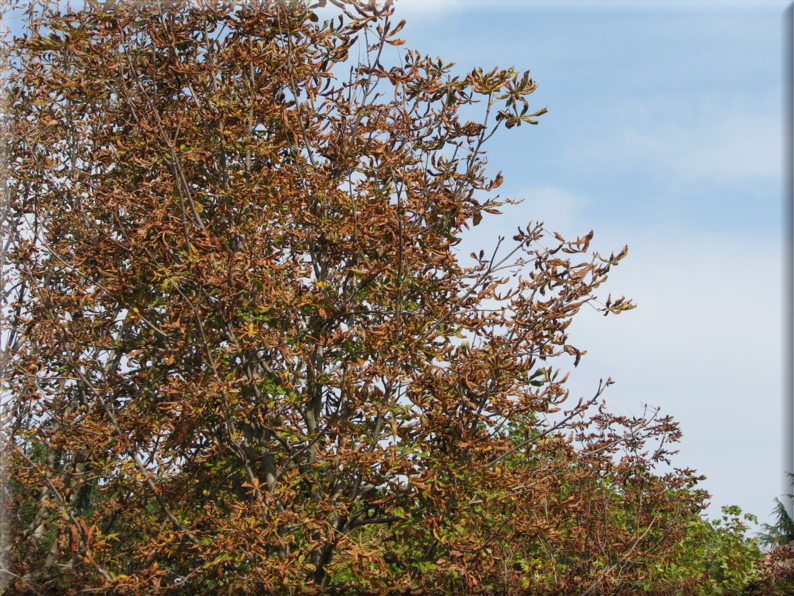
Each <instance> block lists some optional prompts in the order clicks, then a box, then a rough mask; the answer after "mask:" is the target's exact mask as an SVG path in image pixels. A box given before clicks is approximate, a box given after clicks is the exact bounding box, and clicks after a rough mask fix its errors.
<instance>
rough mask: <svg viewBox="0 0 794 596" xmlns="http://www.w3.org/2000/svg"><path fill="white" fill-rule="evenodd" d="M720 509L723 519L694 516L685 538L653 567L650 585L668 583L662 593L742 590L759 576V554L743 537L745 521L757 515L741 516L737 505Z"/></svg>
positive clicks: (718, 592)
mask: <svg viewBox="0 0 794 596" xmlns="http://www.w3.org/2000/svg"><path fill="white" fill-rule="evenodd" d="M722 513H723V515H722V519H719V520H714V521H708V520H706V519H703V518H701V517H699V516H694V517H693V518H692V519H691V521H690V522H689V528H688V529H687V531H686V535H685V538H684V540H682V541H681V542H680V543H679V544H678V545H677V547H676V548H675V549H672V551H671V553H670V555H669V556H668V558H667V559H666V560H665V561H664V562H663V563H662V564H660V565H656V566H655V567H654V568H653V570H652V573H651V577H650V580H651V581H650V582H649V586H652V585H653V584H655V583H660V582H664V583H668V585H669V588H668V591H666V592H665V593H677V594H702V595H716V594H741V593H743V590H744V589H745V588H746V587H747V585H748V584H749V583H751V582H753V581H756V580H758V579H760V578H761V575H762V574H761V571H760V569H759V563H760V561H761V557H762V554H761V551H760V550H759V548H758V545H757V543H756V541H755V540H753V539H748V538H747V537H746V534H747V531H748V526H747V524H746V523H745V522H753V523H757V519H756V518H755V516H753V515H750V514H744V516H743V518H742V517H740V516H741V513H742V512H741V509H739V508H738V507H736V506H731V507H723V508H722Z"/></svg>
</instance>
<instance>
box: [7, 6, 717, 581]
mask: <svg viewBox="0 0 794 596" xmlns="http://www.w3.org/2000/svg"><path fill="white" fill-rule="evenodd" d="M332 4H333V5H334V6H335V7H337V8H338V13H339V14H338V18H334V19H332V20H329V21H324V22H322V23H321V22H320V19H319V17H318V15H317V14H316V12H315V11H316V9H317V8H318V7H320V6H324V5H325V2H324V1H320V2H318V4H316V5H313V6H306V5H304V4H301V3H295V2H291V3H289V4H287V3H284V2H270V1H261V2H257V1H250V2H246V3H243V4H241V5H235V4H232V3H225V2H214V1H203V0H202V1H199V2H198V3H195V4H194V3H188V2H184V1H182V0H176V1H173V2H167V3H159V2H158V3H144V4H135V5H133V4H120V5H117V6H111V5H110V4H108V5H104V6H100V5H98V4H97V3H96V2H95V1H94V0H89V1H88V2H87V5H86V6H85V7H84V8H83V9H80V10H75V11H72V10H70V9H68V8H66V9H63V10H62V9H60V8H58V7H57V6H48V5H47V4H41V5H39V4H36V3H35V2H32V3H29V4H25V5H21V6H19V7H18V8H19V10H20V11H22V12H23V13H24V15H25V22H26V29H25V33H24V34H23V35H22V36H20V37H18V38H16V39H13V40H7V42H6V46H5V49H6V51H7V52H8V56H9V61H8V64H9V69H10V71H9V73H8V74H7V77H6V83H7V84H6V90H7V91H6V93H7V103H8V120H7V122H8V130H7V132H6V134H5V142H6V159H7V162H6V163H7V166H6V167H7V182H6V189H5V200H6V202H7V205H8V218H9V219H8V221H9V224H8V227H9V235H8V239H9V248H8V251H7V254H6V257H7V266H6V268H5V269H4V273H3V275H4V282H5V286H4V287H5V292H6V294H5V302H4V304H5V309H4V321H5V325H6V327H5V329H6V336H5V338H4V351H3V356H2V357H3V366H4V368H3V370H4V374H3V383H4V385H3V387H4V391H5V395H6V398H5V400H4V402H3V415H4V420H5V421H6V423H5V424H4V426H3V441H4V445H5V446H6V453H7V457H8V461H9V466H10V470H11V475H10V481H9V482H8V483H7V485H6V486H5V487H4V490H5V495H6V499H7V501H8V503H9V520H10V524H11V526H12V530H13V535H12V541H11V543H10V545H9V546H10V565H9V567H8V568H7V569H5V570H4V573H5V574H6V577H8V578H9V581H11V582H12V584H11V585H12V589H13V590H16V591H17V592H20V593H22V592H24V591H26V590H27V591H30V592H34V593H35V592H37V593H55V592H59V591H76V590H78V589H79V590H98V591H104V593H119V594H122V593H123V594H156V593H160V592H164V591H166V590H170V591H176V592H180V593H186V594H188V593H235V594H238V593H249V592H250V593H267V592H273V593H279V594H286V593H290V594H293V593H303V592H305V591H308V592H322V591H325V592H330V593H333V592H338V593H341V592H345V591H347V592H349V593H360V594H364V593H372V594H386V593H394V594H397V593H409V592H410V593H420V592H421V590H425V592H426V593H430V592H432V593H464V592H471V593H475V592H477V593H497V592H498V593H506V594H514V593H520V592H522V591H525V590H528V591H529V592H530V593H533V594H536V593H561V592H563V593H564V592H570V593H588V594H598V593H607V592H608V593H615V592H616V591H618V590H624V591H631V590H632V589H639V588H642V589H644V590H646V591H650V592H652V591H654V590H656V591H658V592H659V593H664V590H665V589H666V587H667V586H670V585H674V582H673V583H670V582H672V581H673V580H670V579H669V578H666V577H664V576H663V575H658V574H657V575H658V577H656V579H655V580H654V582H655V583H653V585H651V584H649V581H650V580H649V577H651V576H650V575H649V570H650V569H652V568H653V567H654V566H655V565H656V566H658V565H660V564H662V563H663V562H664V561H667V560H669V559H670V557H673V556H674V553H675V552H677V551H676V550H675V549H676V548H677V547H676V545H677V544H678V543H680V542H681V540H683V538H684V536H685V535H686V532H687V531H688V528H689V527H690V526H691V521H692V519H693V518H696V517H697V515H698V513H699V512H700V511H701V510H702V508H703V507H704V505H705V499H706V494H705V493H704V492H703V491H700V490H698V489H696V482H697V480H698V478H697V477H696V476H695V475H694V473H693V472H692V471H690V470H676V471H673V472H670V473H666V474H664V475H662V474H659V473H657V472H656V471H655V465H656V464H658V463H659V462H661V461H664V460H666V457H667V454H668V451H667V447H666V445H669V444H671V443H673V442H675V441H677V440H678V438H679V437H680V433H679V431H678V429H677V427H676V425H675V423H674V422H673V421H672V420H671V419H670V418H669V417H659V416H658V415H656V414H651V413H649V414H648V415H646V416H641V417H638V418H627V417H619V416H615V415H613V414H610V413H609V412H608V410H606V409H605V408H604V407H603V405H601V406H598V407H596V406H597V402H598V400H599V399H600V395H601V392H602V390H603V389H604V388H605V387H606V386H607V385H609V384H610V382H611V381H607V382H605V383H603V384H601V385H600V386H599V387H598V390H597V391H596V394H595V396H594V397H592V398H590V399H588V400H584V399H580V400H579V402H578V404H576V405H572V406H568V409H563V408H564V406H563V404H564V402H565V401H566V399H567V398H568V392H567V391H566V389H565V385H564V383H565V380H566V378H567V375H566V376H564V377H563V376H562V374H561V372H560V370H559V368H557V369H555V368H554V367H553V366H552V363H553V362H554V358H556V357H559V356H561V355H563V354H569V355H571V356H573V357H575V360H576V362H575V363H578V361H579V358H580V357H581V356H582V355H583V354H584V351H580V350H579V349H577V348H576V347H574V346H572V345H570V344H569V343H568V341H567V336H566V329H567V327H568V325H569V324H570V322H571V318H572V317H573V316H574V315H575V314H576V313H577V312H578V311H579V309H580V308H582V307H583V306H584V305H588V304H589V305H591V306H594V307H596V308H599V309H600V310H601V311H602V312H604V314H609V313H620V312H622V311H624V310H627V309H630V308H633V305H632V304H631V303H630V302H629V301H627V300H625V299H623V298H621V299H619V300H616V301H612V300H611V299H607V300H606V302H605V303H603V304H602V303H600V302H598V300H597V298H596V295H595V293H594V292H595V291H596V289H597V288H599V286H600V285H601V284H602V283H603V282H604V281H605V280H606V278H607V274H608V272H609V270H610V268H611V267H613V266H615V265H616V264H617V263H618V262H619V261H620V260H621V259H622V258H623V257H624V256H625V255H626V252H627V249H626V248H624V249H623V250H622V251H620V252H619V254H617V255H614V254H613V255H610V256H609V257H608V258H607V257H602V256H600V255H599V254H597V253H591V252H588V250H589V244H590V241H591V239H592V237H593V234H592V232H590V233H589V234H587V235H585V236H583V237H579V238H577V239H576V240H573V241H566V240H565V239H563V238H562V237H561V236H560V235H559V234H556V233H555V234H552V233H549V232H547V231H546V230H545V229H544V228H543V226H542V224H538V223H532V222H530V224H529V225H527V226H523V227H520V228H519V229H518V230H517V233H516V235H515V236H514V238H513V241H512V244H511V245H510V246H506V244H507V243H506V242H505V241H504V239H501V238H500V239H499V240H498V241H497V242H496V249H495V250H493V252H492V253H490V254H489V256H486V255H485V253H484V252H482V251H481V252H480V253H479V254H472V255H471V258H470V259H466V258H464V257H463V256H461V255H459V254H458V253H457V251H456V249H455V245H456V244H458V243H459V241H460V238H461V234H462V233H463V232H464V231H465V230H466V229H467V228H469V226H472V225H475V226H476V225H477V224H479V223H480V221H481V220H482V218H483V217H484V216H485V215H488V214H498V213H499V211H498V209H499V207H500V206H502V205H505V204H508V203H511V201H509V200H501V199H499V197H498V196H493V191H495V190H496V189H497V187H498V186H499V185H500V184H501V182H502V176H501V174H497V175H496V176H495V177H493V178H490V177H489V176H486V172H485V165H486V159H485V153H484V149H483V146H484V144H485V143H486V142H487V141H488V140H489V139H491V137H492V136H493V135H494V133H495V132H496V131H497V130H498V129H499V128H501V127H504V128H506V129H512V128H515V127H519V126H520V125H521V124H526V123H529V124H536V123H537V122H538V121H537V120H536V119H537V118H538V117H539V116H541V115H542V114H543V113H544V112H545V111H546V110H545V109H540V110H530V109H529V102H528V99H527V98H528V97H529V96H530V95H531V93H532V92H533V91H534V90H535V88H536V83H535V82H534V81H533V80H532V79H531V78H530V76H529V72H526V73H523V74H521V73H519V72H516V71H515V70H514V69H512V68H509V69H506V70H503V69H498V68H497V69H494V70H491V71H489V72H484V71H482V70H480V69H477V70H474V71H472V72H470V73H468V74H466V75H465V76H453V70H452V66H453V65H452V64H447V63H444V62H442V60H441V59H430V58H428V57H423V56H422V55H421V54H420V53H418V52H416V51H411V50H405V51H403V52H402V54H401V57H400V60H399V63H397V64H393V65H389V64H388V61H387V54H386V53H384V50H385V49H386V48H388V47H389V46H398V47H399V46H400V45H401V44H402V41H401V40H399V39H397V37H396V35H397V34H398V33H399V31H400V30H401V29H402V27H403V26H404V24H405V23H404V21H401V22H400V23H399V24H395V23H394V21H393V20H392V19H391V17H392V13H393V8H392V6H391V2H386V4H385V5H383V6H378V5H376V4H374V3H371V2H370V3H364V2H344V3H342V2H336V1H334V0H332ZM356 44H358V46H357V51H358V52H360V55H361V56H362V59H361V60H359V61H352V60H351V58H350V56H351V53H352V52H353V51H354V48H356ZM475 108H480V110H481V114H482V119H481V121H479V122H474V121H465V122H464V121H462V114H463V113H464V112H465V113H471V112H472V110H474V109H475Z"/></svg>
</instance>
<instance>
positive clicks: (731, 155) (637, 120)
mask: <svg viewBox="0 0 794 596" xmlns="http://www.w3.org/2000/svg"><path fill="white" fill-rule="evenodd" d="M679 101H680V100H679ZM671 104H672V102H670V101H669V100H668V102H666V103H662V102H660V101H649V100H648V99H647V98H642V99H636V100H630V99H628V100H625V101H623V102H621V103H620V105H618V106H617V107H616V108H615V110H614V111H615V113H616V114H619V116H617V117H616V122H615V123H614V125H613V126H611V127H610V128H608V129H604V128H599V130H598V131H596V132H597V133H598V134H596V135H592V136H590V138H588V139H585V140H583V143H584V147H585V149H584V151H583V153H582V157H583V158H585V159H586V161H587V162H588V163H589V164H590V166H595V167H598V165H601V164H603V165H608V167H610V168H614V169H624V170H632V169H639V170H653V171H654V172H666V173H669V175H670V177H671V178H673V179H674V180H675V181H678V182H690V181H693V180H704V181H707V182H716V183H718V184H725V183H730V182H736V181H739V180H741V179H743V178H748V177H750V178H755V177H777V176H779V175H780V172H781V170H782V157H781V156H782V140H783V139H782V131H781V128H780V118H781V116H780V113H779V108H778V107H777V105H776V104H772V102H771V101H769V102H765V105H762V106H756V107H751V106H746V105H741V104H740V103H739V102H733V105H731V104H730V103H729V101H728V100H727V98H726V97H724V96H723V97H719V96H714V95H711V96H702V97H700V98H698V100H697V103H695V101H693V100H690V101H689V102H687V103H686V104H683V105H675V104H672V105H671ZM770 104H771V105H770ZM604 135H606V136H604Z"/></svg>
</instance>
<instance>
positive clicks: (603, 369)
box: [570, 229, 783, 521]
mask: <svg viewBox="0 0 794 596" xmlns="http://www.w3.org/2000/svg"><path fill="white" fill-rule="evenodd" d="M604 236H605V235H604V234H602V240H604ZM606 236H607V238H606V242H613V240H612V239H614V242H617V240H618V239H619V240H621V241H623V240H625V241H627V242H628V244H629V246H631V247H632V251H631V253H630V254H629V257H628V258H627V259H626V260H625V261H624V262H622V263H621V264H620V265H619V266H618V267H617V268H616V269H615V270H613V273H612V275H611V276H610V277H611V279H610V280H609V281H608V282H607V283H606V284H605V285H604V286H602V289H601V292H603V293H604V295H605V296H606V294H607V293H609V292H612V296H613V297H615V296H620V295H622V294H624V293H625V294H626V295H627V296H629V297H631V298H633V299H635V300H636V302H637V303H638V308H637V309H636V310H634V311H631V312H628V313H623V314H621V315H620V316H619V317H616V318H612V317H606V318H604V317H602V316H598V315H596V314H595V313H593V312H592V311H590V310H588V309H585V310H583V311H582V312H581V313H580V315H579V316H578V317H576V319H575V320H574V322H573V323H572V325H571V327H570V340H571V342H572V343H573V344H574V345H575V346H577V347H578V348H580V349H586V350H588V354H587V355H586V356H585V357H584V358H583V359H582V363H581V364H580V366H579V368H578V369H577V370H576V371H575V372H574V374H572V375H571V383H570V386H571V388H572V389H573V391H572V393H573V394H574V395H573V396H574V397H577V398H578V397H579V396H580V395H583V396H588V395H590V394H592V393H593V391H594V389H595V387H596V386H597V383H598V379H599V378H606V377H612V378H613V379H614V380H615V381H616V384H615V385H614V386H613V387H611V388H610V389H609V390H608V392H607V393H606V400H607V403H608V404H609V405H610V406H612V407H613V408H616V409H618V410H619V411H621V412H623V413H626V414H628V413H629V412H632V413H634V414H639V413H640V412H641V409H642V404H646V403H647V404H649V405H652V406H659V407H661V408H662V413H663V414H669V415H672V416H673V417H674V418H675V419H676V420H678V421H680V422H681V428H682V430H683V432H684V437H683V441H682V443H681V445H680V449H681V453H680V454H679V456H677V457H676V458H675V460H674V462H673V464H674V465H675V466H676V467H691V468H695V469H696V470H697V471H698V472H699V473H701V474H705V475H706V476H707V477H708V479H707V480H706V482H705V483H704V487H705V488H706V489H707V490H710V492H712V494H713V495H714V496H715V499H714V505H715V507H712V510H711V511H710V513H711V514H712V515H717V514H718V513H719V507H720V506H722V505H729V504H738V505H740V506H741V507H742V508H743V509H744V510H746V511H750V512H752V513H754V514H756V515H759V517H761V520H762V521H764V520H765V519H766V516H767V515H768V514H769V512H770V510H771V508H772V505H773V502H772V498H773V497H775V496H777V495H778V494H779V493H780V490H781V485H780V479H781V475H780V470H781V467H782V465H781V450H780V443H781V438H782V436H781V427H780V422H779V420H780V414H781V409H782V401H781V400H782V398H783V395H782V370H781V365H782V359H781V348H782V340H783V331H782V328H781V321H782V312H783V311H782V308H783V306H782V277H783V275H782V274H783V269H782V263H781V260H782V259H781V257H782V252H781V249H780V245H779V244H778V243H777V242H775V241H774V239H769V238H767V239H761V238H747V237H741V236H738V235H737V236H712V235H708V234H705V233H702V232H697V233H695V232H685V233H682V232H680V231H679V232H675V231H671V230H663V229H662V230H650V229H633V230H629V229H623V230H613V231H611V232H608V233H607V234H606ZM605 296H604V297H605Z"/></svg>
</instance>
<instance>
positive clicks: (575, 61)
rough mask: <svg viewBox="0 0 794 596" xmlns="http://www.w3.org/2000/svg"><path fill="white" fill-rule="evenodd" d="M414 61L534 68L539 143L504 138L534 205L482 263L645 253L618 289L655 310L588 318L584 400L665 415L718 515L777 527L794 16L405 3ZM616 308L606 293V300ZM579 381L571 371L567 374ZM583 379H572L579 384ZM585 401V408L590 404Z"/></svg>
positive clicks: (511, 218) (514, 185)
mask: <svg viewBox="0 0 794 596" xmlns="http://www.w3.org/2000/svg"><path fill="white" fill-rule="evenodd" d="M396 6H397V10H396V14H395V18H397V19H399V18H405V19H407V21H408V24H407V26H406V28H405V29H404V30H403V32H402V33H401V34H400V37H401V38H404V39H405V40H406V46H405V47H409V48H411V49H414V50H419V51H420V52H422V53H423V54H429V55H432V56H440V57H441V58H442V59H444V60H445V61H454V62H456V63H457V67H456V69H457V71H458V72H459V73H461V74H464V73H466V72H467V71H469V70H471V69H472V68H474V67H476V66H481V67H482V68H483V69H485V70H490V69H491V68H492V67H494V66H497V65H498V66H501V67H507V66H515V67H516V68H517V69H518V70H522V71H523V70H528V69H529V70H531V75H532V77H533V79H535V80H536V81H537V82H538V85H539V87H538V90H537V91H536V92H535V93H534V94H533V95H532V96H531V99H532V100H533V102H534V103H531V105H530V107H531V108H532V109H538V108H541V107H543V106H548V109H549V112H548V114H546V115H544V116H542V117H541V118H540V124H539V125H538V126H537V127H530V126H522V127H521V128H520V129H513V130H511V131H504V132H503V133H502V134H497V135H496V136H495V137H494V138H493V139H492V141H491V144H490V151H489V159H490V167H491V168H492V169H493V173H494V174H495V173H496V171H499V170H502V171H503V173H504V176H505V183H504V185H503V186H502V187H501V188H500V191H501V192H502V194H503V196H507V197H514V198H525V199H526V200H525V202H524V203H523V204H521V205H520V206H517V207H513V208H511V209H510V210H508V211H507V212H506V214H505V215H504V216H502V217H492V218H490V219H488V220H485V221H484V223H483V224H482V225H480V226H479V227H478V228H477V229H476V234H472V235H470V236H469V237H468V238H466V240H465V242H464V245H463V246H462V248H461V252H462V253H463V254H468V253H469V252H471V251H472V250H475V249H477V250H478V249H479V248H486V249H487V248H488V247H489V246H493V242H494V240H495V238H496V236H497V235H499V234H501V235H504V236H507V237H508V238H509V237H511V236H512V235H513V234H514V230H515V226H516V225H523V224H525V223H527V222H528V221H529V220H530V219H532V220H541V221H544V222H545V223H546V225H547V227H548V228H550V229H553V230H556V231H559V232H561V233H563V235H566V234H567V235H571V236H574V235H577V234H584V233H586V232H588V231H590V230H591V229H592V230H594V231H595V240H594V243H593V246H594V248H595V249H596V250H599V251H602V252H605V253H607V254H608V253H610V252H612V251H615V252H617V251H618V250H620V248H622V247H623V245H624V244H628V246H629V256H628V258H627V259H626V260H625V261H623V262H622V263H621V265H620V266H619V267H618V268H616V269H615V270H614V272H613V274H612V275H611V277H610V281H609V282H608V283H607V284H606V285H605V286H604V294H607V293H610V292H611V293H612V295H613V296H616V295H617V296H620V295H623V294H625V295H626V296H629V297H631V298H633V299H635V301H636V302H637V303H638V305H639V306H638V308H637V309H636V310H634V311H631V312H629V313H624V314H623V315H621V316H620V317H614V318H613V317H607V318H604V317H601V316H598V315H596V314H595V313H594V312H592V311H591V310H589V309H585V310H583V311H582V312H581V313H580V315H579V316H578V317H577V319H576V320H575V321H574V323H573V324H572V325H571V328H570V331H571V333H570V337H571V341H572V343H573V344H574V345H576V346H577V347H579V348H582V349H586V350H588V354H587V356H585V357H584V358H583V360H582V362H581V364H580V365H579V367H578V368H577V369H576V370H575V371H574V372H573V374H572V375H571V381H570V383H569V386H570V388H571V391H572V394H573V395H574V396H575V397H579V396H580V395H583V396H589V395H591V394H592V393H594V391H595V389H596V387H597V385H598V381H599V379H600V378H606V377H612V378H613V379H614V380H615V381H616V384H615V385H614V386H612V387H610V389H609V390H608V392H607V394H606V400H607V403H608V404H609V405H610V406H611V407H612V408H614V409H615V410H618V411H620V412H622V413H630V412H631V413H634V414H639V413H641V411H642V405H643V404H649V405H652V406H659V407H661V409H662V413H663V414H670V415H672V416H674V417H675V418H676V419H677V420H678V421H679V422H680V424H681V428H682V430H683V433H684V438H683V441H682V443H681V444H680V453H679V454H678V455H677V456H676V457H675V459H674V461H673V465H674V466H675V467H689V468H694V469H696V470H697V471H698V472H700V473H701V474H704V475H705V476H707V480H706V481H704V483H703V486H704V488H706V489H707V490H708V491H709V492H711V493H712V496H713V506H712V507H711V509H710V510H709V514H710V515H712V516H714V515H719V507H720V506H723V505H729V504H736V505H739V506H740V507H741V508H742V509H743V510H745V511H749V512H751V513H754V514H756V515H758V516H759V517H760V519H761V521H769V513H770V512H771V510H772V507H773V505H774V502H773V498H774V497H776V496H779V495H780V494H781V492H782V489H783V487H782V481H781V470H782V456H781V454H782V447H781V441H782V433H781V430H782V425H781V421H780V417H781V411H782V399H783V394H782V391H783V386H782V378H783V356H782V346H783V340H784V335H783V330H782V328H781V323H782V313H783V303H782V297H783V295H782V291H783V285H782V282H783V259H782V255H783V252H782V251H783V245H782V242H783V226H782V220H781V216H782V213H783V202H782V192H783V176H782V172H783V164H782V161H783V160H782V143H783V134H782V125H783V121H782V115H783V111H782V101H783V88H782V79H783V77H782V68H783V66H782V51H783V46H782V40H783V36H782V33H783V22H782V16H783V11H784V10H785V8H786V6H787V3H786V2H759V1H756V2H716V1H713V2H686V3H684V2H674V1H669V2H648V1H642V0H626V1H624V2H597V1H595V0H592V1H589V2H565V1H559V0H558V1H555V2H534V1H529V0H528V1H520V0H513V1H498V0H487V1H480V0H419V1H413V0H398V1H397V4H396ZM604 297H606V296H604ZM567 366H569V367H570V365H567ZM570 368H572V367H570ZM573 401H576V400H573Z"/></svg>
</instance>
